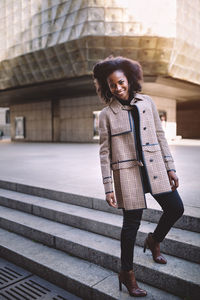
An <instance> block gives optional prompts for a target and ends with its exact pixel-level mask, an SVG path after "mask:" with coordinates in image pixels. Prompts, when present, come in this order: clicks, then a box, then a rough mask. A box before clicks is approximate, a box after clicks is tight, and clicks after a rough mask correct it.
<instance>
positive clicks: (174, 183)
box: [168, 171, 179, 192]
mask: <svg viewBox="0 0 200 300" xmlns="http://www.w3.org/2000/svg"><path fill="white" fill-rule="evenodd" d="M168 176H169V182H170V185H171V189H172V191H173V192H174V191H175V190H176V189H177V187H178V186H179V181H178V177H177V175H176V173H175V172H174V171H169V172H168Z"/></svg>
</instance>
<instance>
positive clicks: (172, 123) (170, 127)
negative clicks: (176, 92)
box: [151, 95, 176, 139]
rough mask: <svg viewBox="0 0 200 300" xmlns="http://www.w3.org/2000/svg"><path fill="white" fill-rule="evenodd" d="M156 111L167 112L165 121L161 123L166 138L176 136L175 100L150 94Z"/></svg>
mask: <svg viewBox="0 0 200 300" xmlns="http://www.w3.org/2000/svg"><path fill="white" fill-rule="evenodd" d="M151 97H152V99H153V100H154V102H155V104H156V107H157V109H158V111H165V112H166V114H167V120H166V123H165V124H163V125H164V126H163V127H164V130H165V135H166V137H167V139H175V138H176V100H175V99H169V98H164V97H158V96H153V95H151Z"/></svg>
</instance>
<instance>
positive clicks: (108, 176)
mask: <svg viewBox="0 0 200 300" xmlns="http://www.w3.org/2000/svg"><path fill="white" fill-rule="evenodd" d="M99 137H100V150H99V156H100V164H101V173H102V179H103V184H104V189H105V193H106V194H108V193H111V192H113V181H112V171H111V167H110V160H111V143H110V126H109V122H108V118H107V115H106V110H105V109H103V110H102V111H101V113H100V115H99Z"/></svg>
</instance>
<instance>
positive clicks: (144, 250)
mask: <svg viewBox="0 0 200 300" xmlns="http://www.w3.org/2000/svg"><path fill="white" fill-rule="evenodd" d="M146 249H147V241H146V240H145V242H144V249H143V252H146Z"/></svg>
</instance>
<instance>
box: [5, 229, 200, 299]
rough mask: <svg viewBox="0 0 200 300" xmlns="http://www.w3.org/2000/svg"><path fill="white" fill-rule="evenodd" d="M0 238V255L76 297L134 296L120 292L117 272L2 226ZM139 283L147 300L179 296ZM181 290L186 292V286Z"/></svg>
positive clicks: (125, 291) (111, 297)
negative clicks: (145, 292)
mask: <svg viewBox="0 0 200 300" xmlns="http://www.w3.org/2000/svg"><path fill="white" fill-rule="evenodd" d="M0 241H1V242H0V254H1V256H2V257H4V258H5V259H8V260H10V261H12V262H13V263H15V264H17V265H20V266H21V267H24V268H26V269H27V270H29V271H31V272H33V273H35V274H37V275H38V276H41V277H43V278H44V279H46V280H48V281H50V282H52V283H54V284H56V285H58V286H60V287H61V288H63V289H65V290H67V291H69V292H71V293H73V294H75V295H77V296H79V297H82V298H84V299H90V300H112V299H113V300H114V299H118V300H119V299H121V300H123V299H126V300H131V299H133V298H132V297H130V296H129V295H128V293H127V290H126V289H125V288H123V291H122V292H119V290H118V279H117V274H116V273H115V272H113V271H110V270H108V269H105V268H102V267H100V266H97V265H95V264H93V263H90V262H88V261H85V260H82V259H80V258H77V257H73V256H71V255H68V254H66V253H64V252H63V251H60V250H57V249H53V248H50V247H48V246H46V245H42V244H40V243H37V242H34V241H31V240H30V239H27V238H25V237H22V236H19V235H17V234H15V233H11V232H8V231H6V230H4V229H0ZM138 284H139V286H140V287H141V288H143V289H146V290H147V291H148V295H147V297H146V298H145V299H147V300H150V299H151V300H155V299H156V300H178V299H181V298H180V297H177V296H174V295H172V294H170V293H168V292H166V291H163V290H160V289H157V288H155V287H152V286H150V285H148V284H145V283H142V282H139V281H138ZM183 289H184V290H185V292H188V291H186V288H185V287H183ZM185 295H187V294H186V293H185ZM191 296H192V298H190V299H197V298H195V297H196V296H195V294H194V292H193V294H192V295H191Z"/></svg>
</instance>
